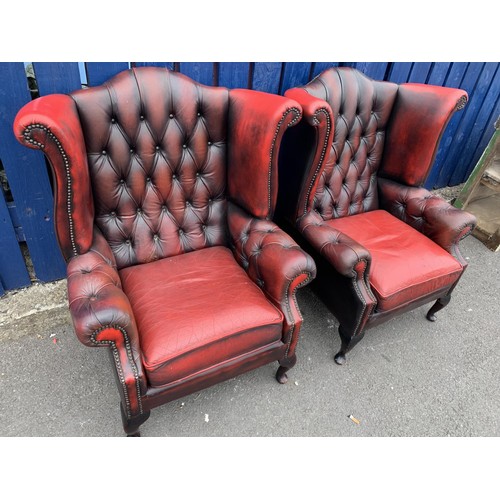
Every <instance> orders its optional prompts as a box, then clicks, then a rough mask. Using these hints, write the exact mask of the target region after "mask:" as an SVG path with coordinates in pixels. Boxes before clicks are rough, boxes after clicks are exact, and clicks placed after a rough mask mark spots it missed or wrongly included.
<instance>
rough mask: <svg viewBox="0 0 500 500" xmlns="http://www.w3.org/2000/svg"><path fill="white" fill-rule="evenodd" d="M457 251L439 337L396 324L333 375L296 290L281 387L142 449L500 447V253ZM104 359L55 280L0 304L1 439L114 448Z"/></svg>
mask: <svg viewBox="0 0 500 500" xmlns="http://www.w3.org/2000/svg"><path fill="white" fill-rule="evenodd" d="M462 250H463V254H464V256H465V257H466V258H467V259H468V261H469V267H468V269H467V271H466V272H465V274H464V276H463V277H462V280H461V282H460V284H459V286H458V287H457V289H456V290H455V293H454V295H453V298H452V301H451V302H450V304H449V305H448V306H447V307H446V308H445V309H443V310H442V311H441V312H440V313H439V318H438V321H437V322H436V323H430V322H429V321H427V320H426V319H425V313H426V311H427V309H428V306H426V307H421V308H419V309H416V310H415V311H412V312H409V313H406V314H404V315H403V316H400V317H398V318H394V319H392V320H390V321H389V322H388V323H386V324H384V325H381V326H379V327H376V328H373V329H371V330H369V331H368V332H367V334H366V335H365V338H364V339H363V341H362V342H361V343H360V344H358V345H357V346H356V347H355V348H354V350H353V351H352V352H351V353H350V354H349V355H348V361H347V364H345V365H344V366H342V367H340V366H337V365H336V364H335V363H334V361H333V356H334V354H335V353H336V352H337V350H338V348H339V346H340V340H339V337H338V334H337V326H338V324H337V321H336V319H335V318H334V316H333V315H332V314H331V313H330V312H329V311H328V310H327V309H326V308H325V306H324V305H323V304H322V303H321V302H320V301H319V299H318V298H317V297H316V296H315V294H314V293H313V291H312V290H311V289H310V288H306V289H302V290H300V291H299V294H298V301H299V304H300V306H301V310H302V313H303V316H304V325H303V328H302V332H301V339H300V341H299V346H298V351H297V354H298V362H297V365H296V366H295V368H294V369H293V370H291V371H290V372H289V382H288V384H287V385H284V386H282V385H280V384H278V383H277V382H276V381H275V379H274V373H275V370H276V368H277V364H275V363H274V364H271V365H267V366H264V367H262V368H260V369H257V370H255V371H253V372H250V373H247V374H244V375H241V376H239V377H236V378H234V379H232V380H229V381H227V382H224V383H221V384H219V385H216V386H214V387H211V388H209V389H206V390H204V391H201V392H198V393H195V394H192V395H190V396H187V397H184V398H182V399H179V400H177V401H173V402H171V403H169V404H167V405H164V406H162V407H159V408H156V409H154V410H153V411H152V412H151V417H150V419H149V420H148V421H147V422H146V423H145V424H143V426H142V427H141V430H142V435H143V436H500V385H499V380H500V335H499V333H500V327H499V319H500V300H499V291H500V280H499V277H500V272H499V271H500V252H497V253H493V252H491V251H490V250H488V249H487V248H486V247H485V246H483V244H482V243H480V242H479V241H478V240H476V239H475V238H474V237H469V238H467V239H466V240H465V241H464V242H463V243H462ZM106 351H107V349H106V348H88V347H85V346H83V345H82V344H80V343H79V341H78V340H77V338H76V336H75V334H74V332H73V329H72V325H71V320H70V316H69V314H68V311H67V306H66V295H65V281H64V280H62V281H59V282H55V283H50V284H46V285H38V286H33V287H31V288H29V289H26V290H21V291H18V292H16V293H12V292H11V293H9V294H7V295H6V296H5V297H3V298H1V299H0V436H122V435H123V430H122V426H121V419H120V413H119V406H118V405H119V396H118V391H117V387H116V385H115V380H114V376H113V373H112V369H113V368H112V366H111V362H110V359H109V356H108V353H107V352H106ZM349 415H352V416H354V418H355V419H357V421H359V423H356V422H354V421H353V420H351V419H350V418H349Z"/></svg>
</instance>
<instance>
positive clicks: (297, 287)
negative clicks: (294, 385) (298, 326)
mask: <svg viewBox="0 0 500 500" xmlns="http://www.w3.org/2000/svg"><path fill="white" fill-rule="evenodd" d="M301 274H306V275H307V278H306V279H305V280H304V281H302V282H301V283H299V284H298V285H297V286H296V287H295V288H294V290H293V292H292V299H293V301H294V303H295V307H296V308H297V312H298V313H299V317H300V319H303V318H302V314H301V313H300V309H299V304H298V303H297V296H296V292H297V290H298V289H299V288H302V287H303V286H306V285H307V284H308V283H309V282H310V281H311V280H312V275H311V273H309V272H301V273H299V274H297V276H295V277H294V278H292V279H291V280H290V285H291V284H292V283H293V282H294V281H295V280H296V279H297V278H298V277H299V276H300V275H301ZM290 285H289V286H288V287H287V289H286V292H285V302H286V307H287V309H288V313H289V314H290V317H291V318H293V314H292V309H291V307H290V301H289V299H288V290H289V288H290ZM294 332H295V321H293V319H292V329H291V331H290V338H289V340H288V343H287V347H286V352H285V358H288V352H289V351H290V347H291V344H292V339H293V334H294Z"/></svg>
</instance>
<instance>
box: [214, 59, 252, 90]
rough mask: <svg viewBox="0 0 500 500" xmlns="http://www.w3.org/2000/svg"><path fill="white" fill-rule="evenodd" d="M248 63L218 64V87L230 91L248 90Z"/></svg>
mask: <svg viewBox="0 0 500 500" xmlns="http://www.w3.org/2000/svg"><path fill="white" fill-rule="evenodd" d="M249 75H250V63H234V62H224V63H219V85H221V86H222V87H228V88H230V89H237V88H240V89H241V88H244V89H246V88H248V81H249Z"/></svg>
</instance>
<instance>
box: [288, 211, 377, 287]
mask: <svg viewBox="0 0 500 500" xmlns="http://www.w3.org/2000/svg"><path fill="white" fill-rule="evenodd" d="M297 229H298V230H299V231H300V232H301V234H302V236H303V237H304V238H305V239H306V240H307V241H308V242H309V243H310V245H311V246H312V247H314V249H315V250H316V251H317V252H318V253H319V254H320V255H322V256H323V257H324V258H325V259H326V260H327V261H328V262H330V264H331V265H332V266H333V267H334V268H335V270H336V271H337V272H338V273H339V274H341V275H342V276H345V277H348V278H352V277H355V276H358V275H359V277H360V278H362V279H364V277H365V276H368V271H369V268H370V264H371V260H372V257H371V254H370V252H369V251H368V250H367V249H366V248H365V247H364V246H363V245H361V244H360V243H358V242H356V241H354V240H353V239H352V238H350V237H349V236H347V235H346V234H344V233H342V232H341V231H338V230H337V229H335V228H333V227H331V226H329V225H328V224H326V223H325V221H324V220H323V219H322V218H321V216H320V215H318V213H317V212H315V211H312V212H309V213H308V214H307V215H306V216H305V217H302V218H301V219H300V220H299V221H298V222H297ZM360 273H361V274H360Z"/></svg>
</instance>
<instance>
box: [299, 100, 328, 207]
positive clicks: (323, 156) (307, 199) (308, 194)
mask: <svg viewBox="0 0 500 500" xmlns="http://www.w3.org/2000/svg"><path fill="white" fill-rule="evenodd" d="M318 113H324V114H325V116H326V137H325V142H324V144H323V149H322V150H321V156H320V158H319V162H318V166H317V167H316V170H315V172H314V175H313V177H312V179H311V184H310V185H309V188H308V190H307V195H306V199H305V204H304V211H303V212H302V215H306V213H307V207H308V205H309V196H310V195H311V190H312V187H313V185H314V182H315V181H316V177H317V176H318V173H319V170H320V168H321V166H322V165H323V160H324V158H325V153H326V146H327V144H328V139H329V137H330V131H331V128H332V123H331V120H330V114H329V113H328V110H327V109H326V108H320V109H318V110H317V111H316V113H314V121H315V122H316V123H317V124H319V120H318V117H317V115H318Z"/></svg>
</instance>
